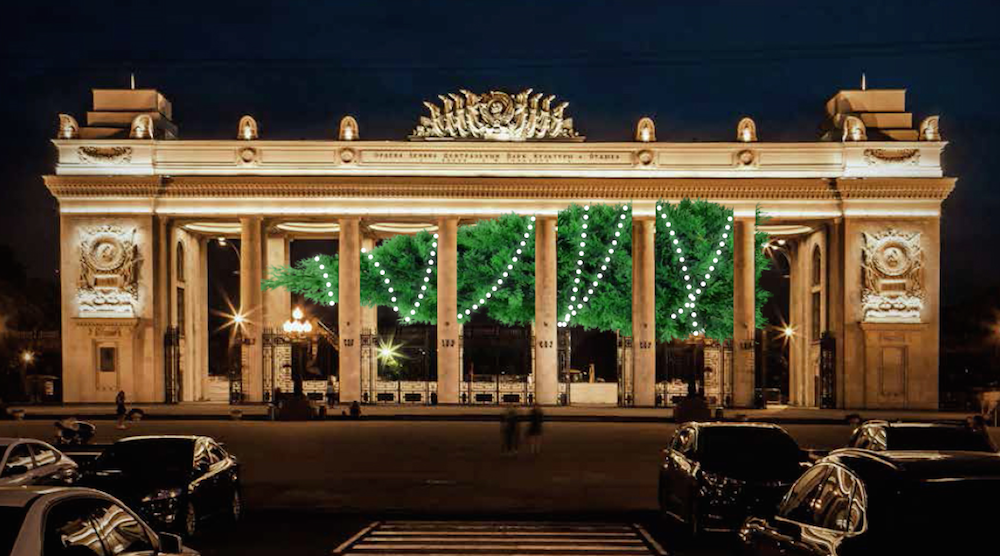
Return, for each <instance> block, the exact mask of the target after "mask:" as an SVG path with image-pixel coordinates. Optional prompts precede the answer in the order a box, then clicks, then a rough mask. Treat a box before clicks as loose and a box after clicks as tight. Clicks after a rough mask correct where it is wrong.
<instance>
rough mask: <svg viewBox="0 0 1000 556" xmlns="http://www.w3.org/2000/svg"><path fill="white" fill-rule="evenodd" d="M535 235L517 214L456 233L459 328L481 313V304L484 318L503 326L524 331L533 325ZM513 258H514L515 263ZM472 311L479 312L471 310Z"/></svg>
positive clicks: (527, 218)
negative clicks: (500, 281) (460, 317)
mask: <svg viewBox="0 0 1000 556" xmlns="http://www.w3.org/2000/svg"><path fill="white" fill-rule="evenodd" d="M534 232H535V230H534V223H533V222H532V221H531V218H530V217H526V216H518V215H516V214H507V215H504V216H501V217H500V218H496V219H493V220H481V221H479V222H477V223H476V224H474V225H472V226H462V227H460V228H459V229H458V241H457V242H458V310H459V311H460V312H461V313H462V314H463V317H462V319H461V321H462V322H464V321H466V320H467V319H468V318H469V317H470V316H471V314H472V313H474V312H475V311H477V310H478V311H482V310H483V308H482V307H483V305H482V303H481V302H480V301H485V302H486V303H485V310H486V312H487V315H489V317H490V318H491V319H493V320H495V321H497V322H499V323H501V324H504V325H507V326H514V325H527V324H531V322H532V321H534V320H535V233H534ZM525 234H527V237H525ZM522 243H524V245H521V244H522ZM518 250H520V251H521V253H520V254H519V253H518V252H517V251H518ZM512 257H517V262H513V261H512V260H511V258H512ZM508 265H510V266H512V267H513V268H507V267H508ZM504 272H506V273H507V276H506V277H504V276H503V273H504ZM497 280H503V284H497ZM494 287H496V291H494V290H493V288H494ZM487 295H489V296H490V297H486V296H487ZM473 305H477V306H479V308H478V309H472V306H473ZM466 310H468V311H469V313H470V314H469V315H466V314H465V311H466Z"/></svg>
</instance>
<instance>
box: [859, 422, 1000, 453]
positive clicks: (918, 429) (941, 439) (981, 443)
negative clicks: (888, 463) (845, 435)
mask: <svg viewBox="0 0 1000 556" xmlns="http://www.w3.org/2000/svg"><path fill="white" fill-rule="evenodd" d="M847 447H848V448H864V449H866V450H876V451H882V450H892V451H899V450H923V451H926V450H934V451H956V450H961V451H969V452H996V451H997V447H996V446H995V445H994V444H993V441H992V440H990V437H989V435H988V434H984V433H982V432H979V431H977V430H974V429H972V428H971V427H969V426H967V425H964V424H947V423H892V422H889V421H866V422H864V423H862V424H861V426H859V427H858V428H857V429H855V431H854V433H853V434H852V435H851V439H850V441H848V443H847Z"/></svg>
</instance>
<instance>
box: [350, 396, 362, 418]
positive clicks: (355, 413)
mask: <svg viewBox="0 0 1000 556" xmlns="http://www.w3.org/2000/svg"><path fill="white" fill-rule="evenodd" d="M360 418H361V404H360V403H359V402H358V400H354V401H353V402H351V419H360Z"/></svg>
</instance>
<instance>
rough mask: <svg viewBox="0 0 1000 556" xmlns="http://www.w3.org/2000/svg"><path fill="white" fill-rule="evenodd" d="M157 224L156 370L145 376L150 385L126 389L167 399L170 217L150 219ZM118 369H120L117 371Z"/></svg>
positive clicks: (140, 382) (138, 396) (137, 396)
mask: <svg viewBox="0 0 1000 556" xmlns="http://www.w3.org/2000/svg"><path fill="white" fill-rule="evenodd" d="M153 225H154V226H156V263H155V265H156V266H155V269H156V275H155V276H156V278H155V281H154V284H155V293H154V297H153V313H154V318H155V319H156V324H155V326H154V327H153V368H154V369H156V371H157V372H154V373H153V376H151V377H149V376H148V375H147V377H148V378H150V379H152V384H148V383H145V380H142V379H140V380H138V381H136V386H137V391H136V392H126V395H128V394H131V395H132V399H135V400H137V401H138V400H142V399H144V395H143V394H146V393H147V392H148V393H151V394H152V399H153V400H155V401H160V402H165V401H167V392H166V383H167V373H169V372H171V370H170V369H168V368H167V366H166V365H165V364H164V362H165V361H164V357H165V355H166V352H165V350H164V346H163V339H164V335H165V334H166V333H167V327H169V326H170V299H171V295H170V288H171V284H170V235H171V234H170V222H169V219H167V218H164V217H158V218H156V219H155V220H154V221H153ZM138 371H139V372H138V373H137V374H142V371H143V369H138ZM119 372H121V371H120V370H119Z"/></svg>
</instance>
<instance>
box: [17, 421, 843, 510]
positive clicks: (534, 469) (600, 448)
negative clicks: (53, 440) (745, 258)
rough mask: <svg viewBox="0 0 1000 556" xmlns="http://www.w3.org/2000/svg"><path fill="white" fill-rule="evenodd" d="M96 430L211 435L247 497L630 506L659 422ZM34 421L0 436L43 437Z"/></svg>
mask: <svg viewBox="0 0 1000 556" xmlns="http://www.w3.org/2000/svg"><path fill="white" fill-rule="evenodd" d="M97 426H98V441H99V442H109V441H111V440H113V439H115V438H119V437H121V436H126V435H137V434H164V433H187V434H189V433H197V434H207V435H210V436H213V437H215V438H218V439H219V440H221V441H222V442H224V443H225V444H226V446H227V447H228V448H229V450H230V451H231V452H232V453H234V454H236V456H237V457H239V458H240V460H241V461H242V462H243V464H244V474H243V481H244V487H245V493H246V501H247V503H248V504H249V507H250V508H258V509H276V508H295V509H311V510H337V511H350V512H356V513H378V512H385V511H407V512H419V511H422V510H425V509H427V508H434V509H435V510H436V511H439V512H464V511H479V512H579V511H593V512H630V511H644V510H652V509H655V507H656V495H655V489H656V480H657V472H656V470H657V466H658V464H659V462H660V458H661V452H660V451H661V449H662V448H663V446H664V444H665V442H666V441H667V439H668V438H669V437H670V435H671V434H672V433H673V430H674V427H673V425H669V424H652V423H547V424H546V425H545V445H544V447H543V451H542V453H541V455H538V456H531V455H529V454H527V453H524V452H522V453H520V454H518V455H516V456H509V457H507V456H503V455H501V454H500V451H499V447H500V429H499V425H498V424H496V423H485V422H480V423H475V422H471V423H470V422H443V423H434V422H392V421H389V422H363V421H362V422H351V421H346V422H344V421H328V422H316V423H308V422H306V423H275V422H232V421H203V422H199V421H177V422H169V421H147V422H142V423H139V424H138V425H137V426H134V427H132V428H131V429H129V430H127V431H118V430H115V429H114V427H113V426H112V424H111V422H109V421H98V422H97ZM789 430H790V432H792V434H793V435H795V437H796V438H797V439H798V440H799V442H800V443H801V444H802V445H803V446H807V447H826V448H829V447H835V446H837V445H839V444H841V443H843V442H844V441H845V440H846V438H847V435H848V432H849V431H848V428H847V427H845V426H837V425H793V426H789ZM51 432H52V425H51V423H48V422H42V421H24V422H19V423H10V422H7V423H2V424H0V435H20V436H33V437H36V438H43V439H44V438H48V437H49V436H50V435H51Z"/></svg>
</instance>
